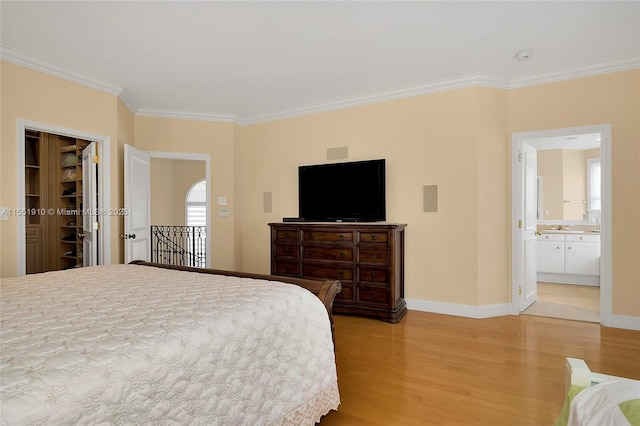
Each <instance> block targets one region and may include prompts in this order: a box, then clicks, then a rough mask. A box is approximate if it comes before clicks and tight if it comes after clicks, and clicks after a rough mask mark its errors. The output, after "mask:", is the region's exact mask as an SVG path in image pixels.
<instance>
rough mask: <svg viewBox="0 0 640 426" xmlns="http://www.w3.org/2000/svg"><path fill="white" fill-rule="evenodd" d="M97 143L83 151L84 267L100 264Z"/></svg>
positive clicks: (91, 144) (82, 235) (82, 234)
mask: <svg viewBox="0 0 640 426" xmlns="http://www.w3.org/2000/svg"><path fill="white" fill-rule="evenodd" d="M95 158H97V152H96V143H95V142H91V143H90V144H89V146H87V147H86V148H85V149H84V150H83V151H82V208H83V210H84V211H83V214H82V233H81V234H80V236H81V237H82V251H83V257H82V266H93V265H97V264H98V244H99V242H98V238H99V232H100V230H99V227H98V223H99V222H98V196H99V194H98V164H97V162H95V161H94V159H95Z"/></svg>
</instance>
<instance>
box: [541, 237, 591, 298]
mask: <svg viewBox="0 0 640 426" xmlns="http://www.w3.org/2000/svg"><path fill="white" fill-rule="evenodd" d="M537 240H538V241H537V244H538V281H542V282H552V283H564V284H581V285H592V286H599V285H600V234H598V233H592V232H589V231H569V230H542V231H540V234H539V235H538V237H537Z"/></svg>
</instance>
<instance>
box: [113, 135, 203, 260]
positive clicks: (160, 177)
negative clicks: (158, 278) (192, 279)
mask: <svg viewBox="0 0 640 426" xmlns="http://www.w3.org/2000/svg"><path fill="white" fill-rule="evenodd" d="M158 160H168V161H169V162H168V163H166V162H165V164H169V165H170V167H169V169H167V167H166V166H165V167H164V168H163V166H162V165H160V167H157V166H156V167H153V166H152V162H156V161H158ZM172 161H175V162H176V163H175V164H181V165H186V166H187V168H186V169H184V168H183V167H182V166H180V167H178V166H176V168H178V171H177V176H178V177H181V176H182V175H185V176H191V177H190V179H191V180H193V182H191V181H190V180H189V179H187V181H188V182H190V183H187V184H185V183H183V184H182V186H181V187H180V188H181V189H179V190H178V191H177V192H178V193H182V192H184V194H183V195H182V196H179V197H178V198H176V197H174V196H173V195H171V196H168V195H169V194H172V193H174V192H175V191H174V190H173V188H174V186H175V185H174V183H175V182H177V181H181V180H182V179H174V178H176V177H177V176H176V173H173V169H174V163H172ZM196 164H197V165H198V167H194V165H196ZM189 166H191V167H189ZM202 166H204V180H205V181H206V182H207V183H209V182H211V171H210V170H211V158H210V155H209V154H200V153H180V152H156V151H141V150H139V149H136V148H134V147H131V146H129V145H125V174H124V195H125V206H124V207H125V210H127V211H128V212H129V215H128V216H127V217H125V222H124V230H125V233H124V234H123V235H122V237H123V238H124V239H125V246H124V256H125V262H130V261H132V260H145V261H151V260H154V259H155V260H154V261H160V262H162V263H167V262H165V260H164V259H161V258H154V257H153V250H154V243H153V242H152V235H151V234H152V233H153V232H154V229H153V228H152V224H153V223H152V222H157V221H159V220H162V221H165V220H170V221H171V222H174V219H175V218H179V219H177V220H179V223H178V222H176V223H178V224H177V225H171V224H168V225H167V224H162V225H166V226H164V227H163V228H162V229H160V230H159V231H163V230H164V229H167V230H168V231H170V232H173V231H174V230H179V231H180V233H181V236H182V237H184V241H179V242H178V241H173V242H169V243H168V244H169V245H170V246H171V250H169V251H170V252H178V256H179V257H180V260H179V262H178V263H176V264H184V265H185V266H200V267H207V268H208V267H210V264H211V238H210V237H208V236H210V235H211V231H210V230H211V200H210V198H211V197H210V189H207V190H206V191H205V193H204V196H205V199H206V201H205V205H206V209H205V218H204V221H205V226H199V227H198V228H199V229H197V230H196V232H195V233H192V234H189V235H186V234H183V233H182V230H183V229H184V228H187V226H186V224H185V221H186V193H187V191H188V190H189V188H190V187H191V185H193V183H195V182H196V181H199V180H202ZM191 169H193V170H191ZM198 170H199V171H198ZM192 171H198V173H196V175H197V176H196V175H193V176H192ZM134 175H136V176H137V179H132V176H134ZM172 176H173V177H172ZM194 176H195V177H194ZM167 178H169V179H167ZM174 181H175V182H174ZM163 182H164V183H163ZM185 185H187V186H186V187H185ZM170 188H171V191H169V189H170ZM152 192H157V193H158V194H159V195H158V196H157V197H156V196H154V197H153V198H154V200H159V201H157V202H156V201H152V197H151V193H152ZM136 200H137V202H136ZM134 202H135V203H136V204H135V207H134V205H133V204H134ZM152 213H153V219H152ZM167 218H169V219H167ZM136 224H137V225H136ZM136 226H137V228H136ZM178 227H180V228H178ZM142 228H144V232H145V233H146V235H148V236H146V237H145V238H146V243H145V244H143V245H142V246H138V248H136V246H134V244H133V243H136V242H138V241H139V238H138V235H137V233H138V232H142V231H143V229H142ZM185 232H186V231H185ZM203 237H204V238H203ZM194 243H195V244H196V245H197V246H198V247H196V249H195V250H194V249H193V246H194ZM203 247H204V254H203V253H202V248H203ZM159 249H160V250H161V251H162V250H165V248H163V247H160V248H159ZM188 253H191V254H194V253H196V255H197V256H198V259H197V262H196V261H194V262H191V264H190V263H189V262H188V261H183V260H182V255H183V254H184V255H185V259H186V257H188V256H189V254H188ZM198 253H199V254H198ZM174 255H175V253H170V254H169V257H170V258H171V259H170V260H171V263H174V260H175V259H174V257H173V256H174ZM182 262H184V263H182Z"/></svg>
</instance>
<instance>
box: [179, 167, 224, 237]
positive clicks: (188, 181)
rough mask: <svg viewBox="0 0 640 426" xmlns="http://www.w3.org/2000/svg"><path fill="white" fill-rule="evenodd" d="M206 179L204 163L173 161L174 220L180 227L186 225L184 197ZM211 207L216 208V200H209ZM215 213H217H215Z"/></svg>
mask: <svg viewBox="0 0 640 426" xmlns="http://www.w3.org/2000/svg"><path fill="white" fill-rule="evenodd" d="M205 177H206V170H205V162H204V161H187V160H174V163H173V194H174V199H175V203H174V204H173V217H174V220H175V221H176V222H177V223H178V224H180V225H186V224H187V218H186V197H187V193H188V192H189V190H190V189H191V187H192V186H193V185H194V184H195V183H196V182H199V181H201V180H202V179H204V178H205ZM211 201H212V202H211V206H213V207H215V206H217V202H218V200H217V198H216V199H215V200H211ZM216 213H217V211H216Z"/></svg>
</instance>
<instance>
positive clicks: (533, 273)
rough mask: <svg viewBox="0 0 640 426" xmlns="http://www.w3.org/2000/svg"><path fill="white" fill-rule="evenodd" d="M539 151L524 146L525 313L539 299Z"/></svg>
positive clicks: (523, 237)
mask: <svg viewBox="0 0 640 426" xmlns="http://www.w3.org/2000/svg"><path fill="white" fill-rule="evenodd" d="M536 154H537V151H536V150H535V149H534V148H533V147H531V145H529V144H526V143H523V144H522V168H523V184H524V188H523V196H524V197H523V198H524V205H523V218H522V244H523V256H524V261H523V269H524V270H523V272H524V276H523V285H522V298H521V299H520V311H524V310H525V309H527V307H529V305H531V304H532V303H533V302H535V301H536V299H537V298H538V277H537V275H538V273H537V252H538V250H537V238H536V230H537V212H538V205H537V199H538V197H537V192H538V191H537V188H536V185H537V174H538V172H537V167H538V160H537V155H536Z"/></svg>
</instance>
